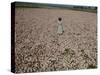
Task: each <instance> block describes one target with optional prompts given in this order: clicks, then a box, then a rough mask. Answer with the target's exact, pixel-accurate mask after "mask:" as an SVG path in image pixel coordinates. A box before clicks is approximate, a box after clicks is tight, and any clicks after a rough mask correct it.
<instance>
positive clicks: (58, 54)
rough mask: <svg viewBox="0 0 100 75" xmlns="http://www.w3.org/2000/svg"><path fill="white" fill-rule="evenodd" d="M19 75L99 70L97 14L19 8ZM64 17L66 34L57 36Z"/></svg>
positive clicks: (16, 33)
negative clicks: (24, 74)
mask: <svg viewBox="0 0 100 75" xmlns="http://www.w3.org/2000/svg"><path fill="white" fill-rule="evenodd" d="M15 12H16V14H15V63H16V72H18V73H20V72H41V71H58V70H73V69H74V70H76V69H90V68H96V67H97V14H96V13H90V12H82V11H75V10H66V9H61V10H59V9H45V8H16V10H15ZM58 17H62V21H63V23H62V25H63V28H64V33H63V34H62V35H58V34H57V27H58V23H57V19H58Z"/></svg>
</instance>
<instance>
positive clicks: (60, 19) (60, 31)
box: [57, 17, 64, 34]
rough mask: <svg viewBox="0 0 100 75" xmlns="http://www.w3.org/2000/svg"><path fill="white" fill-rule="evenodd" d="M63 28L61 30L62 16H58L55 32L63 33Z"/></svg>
mask: <svg viewBox="0 0 100 75" xmlns="http://www.w3.org/2000/svg"><path fill="white" fill-rule="evenodd" d="M63 32H64V30H63V26H62V18H61V17H59V18H58V29H57V33H58V34H63Z"/></svg>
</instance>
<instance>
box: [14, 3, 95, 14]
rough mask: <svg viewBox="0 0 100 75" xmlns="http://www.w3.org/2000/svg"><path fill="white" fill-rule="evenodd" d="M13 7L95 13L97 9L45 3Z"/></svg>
mask: <svg viewBox="0 0 100 75" xmlns="http://www.w3.org/2000/svg"><path fill="white" fill-rule="evenodd" d="M15 7H20V8H21V7H22V8H23V7H25V8H58V9H71V10H78V11H86V12H93V13H97V7H95V6H76V5H62V4H47V3H27V2H15Z"/></svg>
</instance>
